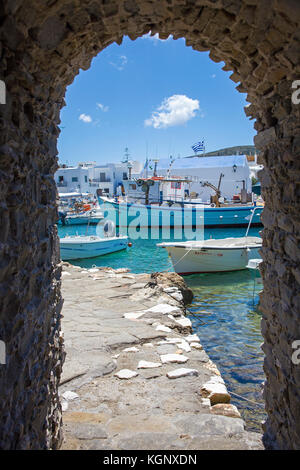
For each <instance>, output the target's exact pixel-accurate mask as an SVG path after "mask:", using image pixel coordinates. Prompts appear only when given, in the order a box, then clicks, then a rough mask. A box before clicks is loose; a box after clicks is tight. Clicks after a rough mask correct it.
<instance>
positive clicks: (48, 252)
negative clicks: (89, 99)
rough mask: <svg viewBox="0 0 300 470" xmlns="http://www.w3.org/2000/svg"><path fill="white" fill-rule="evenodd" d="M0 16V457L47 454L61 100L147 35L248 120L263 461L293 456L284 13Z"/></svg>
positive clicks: (93, 5) (125, 11)
mask: <svg viewBox="0 0 300 470" xmlns="http://www.w3.org/2000/svg"><path fill="white" fill-rule="evenodd" d="M0 11H1V15H0V18H1V31H0V35H1V43H2V45H1V48H0V54H1V63H0V70H1V72H0V73H1V75H0V79H2V80H4V82H5V84H6V88H7V96H6V104H5V105H1V106H0V113H1V119H0V126H1V143H0V145H1V149H0V203H1V225H0V242H1V249H2V255H1V260H0V277H1V287H0V289H1V296H0V303H1V309H0V311H1V316H0V332H1V338H0V339H1V340H2V341H5V343H6V350H7V358H6V365H0V367H1V369H0V398H1V399H0V415H1V425H0V445H1V447H2V448H22V449H27V448H33V449H38V448H57V447H59V444H60V439H61V434H60V422H61V410H60V404H59V400H58V394H57V387H58V381H59V377H60V372H61V367H62V362H63V341H62V339H61V337H60V311H61V306H62V299H61V295H60V272H61V269H60V267H59V266H57V263H58V261H59V258H58V248H57V247H58V245H57V232H56V227H55V225H54V224H55V221H56V207H55V196H56V187H55V184H54V180H53V173H54V171H55V169H56V167H57V159H56V154H57V150H56V141H57V137H58V135H59V129H58V127H57V126H58V124H59V113H60V109H61V107H62V106H63V105H64V93H65V88H66V86H67V85H68V84H70V83H71V82H72V81H73V79H74V76H75V75H76V74H77V73H78V70H79V68H84V69H86V68H88V67H89V65H90V62H91V59H92V58H93V57H94V56H95V55H96V54H97V53H98V52H99V51H101V50H102V49H104V48H105V47H106V46H108V45H109V44H111V43H112V42H114V41H116V42H118V43H120V42H121V40H122V36H123V35H125V34H127V35H129V37H130V38H131V39H136V38H137V37H139V36H141V35H143V34H145V33H148V32H149V31H150V30H151V31H152V32H153V33H156V32H159V34H160V36H161V38H166V37H168V36H169V34H173V36H174V38H175V39H176V38H179V37H185V38H186V42H187V44H188V45H191V46H193V48H194V49H196V50H198V51H205V50H210V57H211V59H212V60H214V61H221V60H223V61H224V62H225V64H226V65H225V67H224V69H225V70H232V71H233V73H232V75H231V79H232V80H233V81H235V82H236V83H239V85H238V87H237V89H238V90H239V91H241V92H247V93H248V101H249V102H250V103H251V104H250V106H248V107H247V108H246V114H247V115H248V116H251V117H253V118H255V119H256V122H255V128H256V130H257V131H258V135H257V137H256V141H255V144H256V146H257V147H258V148H259V149H260V150H261V156H260V158H261V163H263V164H264V165H265V170H264V171H263V172H262V174H261V176H260V178H261V182H262V189H263V196H264V199H265V201H266V208H265V210H264V214H263V222H264V226H265V228H264V233H263V238H264V242H263V245H264V247H263V257H264V263H263V267H262V272H263V278H264V292H263V294H262V298H261V303H262V308H263V321H262V331H263V335H264V346H263V349H264V352H265V355H266V358H265V373H266V377H267V382H266V386H265V400H266V409H267V412H268V419H267V422H266V424H265V443H266V445H267V446H268V447H277V448H281V449H286V448H294V449H299V448H300V411H299V410H300V407H299V403H300V392H299V386H300V366H299V365H296V364H293V362H292V359H291V358H292V354H293V352H294V350H293V348H292V343H293V341H294V340H297V339H300V322H299V319H298V312H299V308H300V286H299V283H300V269H299V261H300V250H299V238H300V218H299V208H300V202H299V192H300V187H299V176H300V164H299V156H300V155H299V153H300V119H299V118H300V111H299V110H300V105H298V104H294V103H292V101H291V95H292V92H293V90H292V83H293V81H294V80H296V79H297V78H298V79H299V78H300V66H299V49H300V34H299V23H300V4H299V2H298V0H160V1H157V0H81V1H78V0H48V1H46V2H40V1H39V0H28V1H26V2H23V1H19V0H7V1H6V2H5V4H4V2H3V3H2V4H1V6H0Z"/></svg>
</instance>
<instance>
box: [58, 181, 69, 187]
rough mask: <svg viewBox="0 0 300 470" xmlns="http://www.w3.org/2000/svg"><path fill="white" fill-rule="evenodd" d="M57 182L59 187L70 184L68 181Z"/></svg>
mask: <svg viewBox="0 0 300 470" xmlns="http://www.w3.org/2000/svg"><path fill="white" fill-rule="evenodd" d="M56 184H57V186H58V187H59V188H66V187H67V186H68V183H67V182H66V181H59V182H58V183H56Z"/></svg>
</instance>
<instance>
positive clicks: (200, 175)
mask: <svg viewBox="0 0 300 470" xmlns="http://www.w3.org/2000/svg"><path fill="white" fill-rule="evenodd" d="M220 173H222V174H223V175H224V177H223V178H222V181H221V185H220V191H221V196H223V197H226V198H227V199H232V196H233V195H234V194H238V193H240V192H241V189H242V188H243V183H242V180H245V187H246V189H247V191H248V192H250V191H251V180H250V171H249V168H248V166H245V167H242V166H241V167H237V168H236V171H235V172H234V170H233V168H232V167H223V168H181V169H174V170H171V173H170V176H181V177H184V176H186V177H188V178H190V179H192V180H194V181H193V182H192V183H190V184H189V185H187V188H189V190H190V193H191V192H192V191H194V192H196V193H198V197H199V198H201V199H202V201H203V202H206V201H210V196H211V195H214V194H215V191H214V190H213V189H211V188H209V187H203V186H201V184H200V181H201V182H205V181H209V182H210V183H212V184H213V185H214V186H216V187H218V184H219V177H220ZM160 174H161V175H166V174H167V170H164V169H162V170H160ZM197 180H198V181H197Z"/></svg>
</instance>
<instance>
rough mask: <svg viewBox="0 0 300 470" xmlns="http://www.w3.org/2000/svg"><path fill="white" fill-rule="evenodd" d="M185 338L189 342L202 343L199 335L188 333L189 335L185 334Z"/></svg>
mask: <svg viewBox="0 0 300 470" xmlns="http://www.w3.org/2000/svg"><path fill="white" fill-rule="evenodd" d="M184 339H185V341H187V342H188V343H200V339H199V336H198V335H188V336H185V338H184Z"/></svg>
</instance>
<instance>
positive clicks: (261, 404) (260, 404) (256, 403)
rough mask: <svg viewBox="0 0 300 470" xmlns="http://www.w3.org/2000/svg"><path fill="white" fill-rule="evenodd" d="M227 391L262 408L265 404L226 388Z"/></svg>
mask: <svg viewBox="0 0 300 470" xmlns="http://www.w3.org/2000/svg"><path fill="white" fill-rule="evenodd" d="M228 392H229V393H230V395H234V396H235V397H238V398H241V399H242V400H246V401H249V402H250V403H253V404H254V405H256V406H261V407H262V408H264V406H265V405H264V404H263V403H258V402H257V401H254V400H250V399H249V398H246V397H243V396H242V395H239V394H238V393H234V392H232V391H231V390H228Z"/></svg>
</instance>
